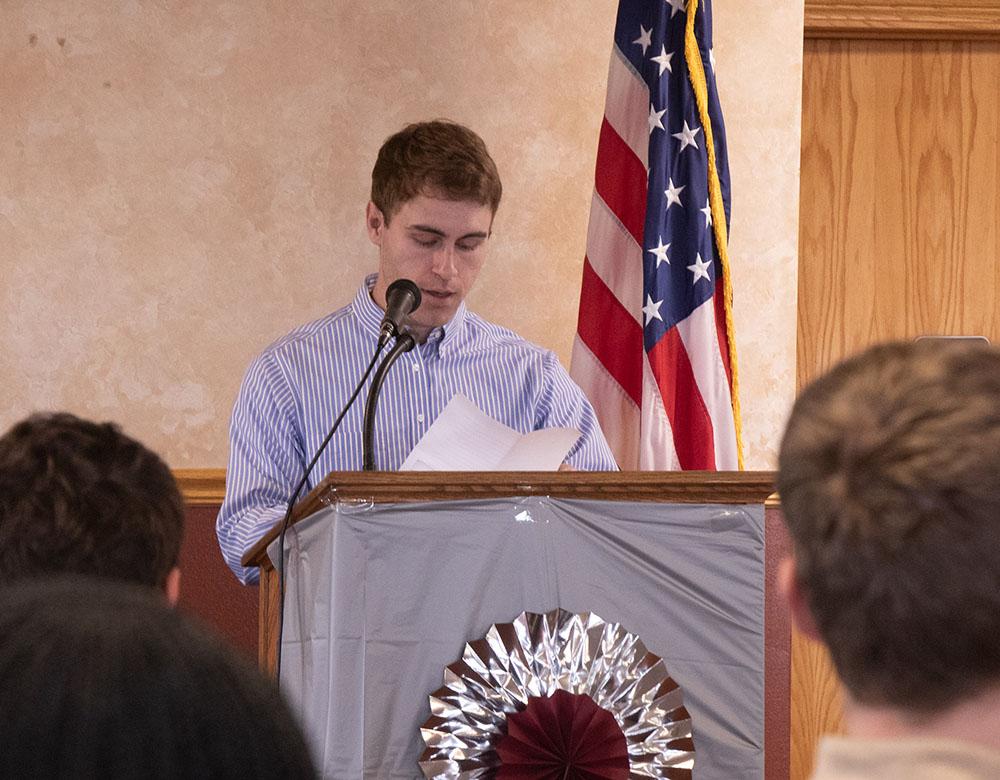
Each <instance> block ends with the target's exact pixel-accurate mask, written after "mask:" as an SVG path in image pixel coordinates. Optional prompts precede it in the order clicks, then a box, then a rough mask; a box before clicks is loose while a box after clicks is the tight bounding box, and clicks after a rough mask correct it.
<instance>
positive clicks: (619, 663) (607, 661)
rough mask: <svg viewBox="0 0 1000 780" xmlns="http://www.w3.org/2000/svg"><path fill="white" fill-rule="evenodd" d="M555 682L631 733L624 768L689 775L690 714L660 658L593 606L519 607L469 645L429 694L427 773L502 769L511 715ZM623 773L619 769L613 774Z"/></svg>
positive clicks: (468, 774)
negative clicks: (501, 751)
mask: <svg viewBox="0 0 1000 780" xmlns="http://www.w3.org/2000/svg"><path fill="white" fill-rule="evenodd" d="M556 691H566V692H568V693H570V694H580V695H584V696H588V697H590V699H592V700H593V702H594V703H595V704H596V705H597V706H598V707H600V708H602V709H603V710H606V711H607V712H609V713H610V714H611V715H612V716H613V717H614V721H615V722H616V723H617V725H618V727H620V729H621V732H622V733H623V734H624V741H625V747H626V749H627V764H628V766H627V776H628V777H632V778H644V777H662V778H675V777H676V778H690V777H691V771H692V768H693V766H694V742H693V737H692V732H691V717H690V715H689V714H688V712H687V710H686V709H685V708H684V706H683V695H682V691H681V689H680V687H679V686H678V685H677V683H675V682H674V681H673V680H672V679H671V678H670V675H669V673H668V672H667V668H666V666H665V665H664V663H663V660H662V659H661V658H660V657H659V656H657V655H654V654H653V653H650V652H649V651H648V650H647V649H646V646H645V645H644V644H643V643H642V640H640V639H639V637H638V636H636V635H635V634H632V633H629V632H628V631H626V630H625V629H624V628H622V627H621V626H620V625H619V624H617V623H608V622H606V621H605V620H603V619H602V618H600V617H598V616H597V615H595V614H593V613H590V612H581V613H572V612H566V611H565V610H562V609H558V610H553V611H552V612H547V613H545V614H544V615H543V614H537V613H533V612H523V613H521V614H520V615H519V616H518V617H517V618H516V619H515V620H514V621H513V622H511V623H500V624H495V625H493V626H492V627H491V628H490V629H489V631H488V632H487V633H486V636H485V637H483V638H482V639H479V640H476V641H474V642H470V643H469V644H467V645H466V646H465V651H464V653H463V654H462V658H461V660H460V661H457V662H456V663H453V664H451V665H449V666H447V667H446V668H445V670H444V686H443V687H442V688H439V689H438V690H436V691H434V693H432V694H431V696H430V705H431V717H430V718H429V719H428V720H427V722H426V723H424V724H423V726H422V727H421V729H420V732H421V736H422V737H423V740H424V744H425V746H426V749H425V750H424V752H423V754H422V755H421V757H420V768H421V770H422V771H423V773H424V776H425V777H428V778H456V779H457V778H487V777H495V776H496V775H497V774H498V772H499V773H500V774H501V776H502V775H503V766H502V765H503V763H504V762H503V760H502V759H501V757H500V755H498V753H497V746H498V744H499V743H500V742H501V741H502V740H504V738H505V737H506V735H507V726H508V716H512V715H514V716H517V714H518V713H522V712H523V711H525V710H526V708H528V707H529V702H531V701H532V700H533V699H538V698H546V697H552V696H553V694H554V693H555V692H556ZM607 776H609V777H610V776H616V775H610V774H609V775H607Z"/></svg>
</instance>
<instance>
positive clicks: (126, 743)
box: [0, 577, 315, 780]
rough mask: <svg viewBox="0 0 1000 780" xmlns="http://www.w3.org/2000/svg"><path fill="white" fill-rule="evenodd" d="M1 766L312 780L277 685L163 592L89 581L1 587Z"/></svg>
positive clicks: (73, 773)
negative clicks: (189, 617)
mask: <svg viewBox="0 0 1000 780" xmlns="http://www.w3.org/2000/svg"><path fill="white" fill-rule="evenodd" d="M0 757H2V758H0V760H2V769H0V774H3V775H8V773H12V774H14V775H16V776H18V777H30V778H67V777H102V778H112V779H114V778H142V779H143V780H157V779H158V778H162V779H163V780H173V779H174V778H215V779H220V778H221V779H224V778H232V779H233V780H253V778H275V777H282V778H286V777H287V778H306V777H314V776H315V771H314V769H313V765H312V762H311V759H310V757H309V754H308V751H307V748H306V745H305V741H304V739H303V737H302V734H301V732H300V731H299V729H298V726H297V725H296V722H295V720H294V719H293V717H292V715H291V713H290V712H289V709H288V707H287V706H286V705H285V703H284V702H283V700H282V698H281V696H280V695H279V693H278V691H277V688H276V687H275V685H274V684H273V682H272V681H270V680H268V679H267V678H265V677H264V676H263V675H261V674H260V673H259V672H258V671H257V670H256V669H254V668H253V667H252V666H251V665H250V664H249V663H248V662H247V661H245V660H244V659H242V658H238V657H236V656H235V654H234V653H233V651H231V650H229V649H228V648H226V647H224V646H223V645H222V644H221V643H220V642H219V641H218V640H216V639H215V638H214V637H212V636H210V635H209V634H207V633H206V632H205V631H204V630H203V629H201V628H200V627H198V626H196V625H194V624H192V623H191V622H190V621H189V620H187V619H185V618H184V616H183V615H181V614H180V613H178V612H177V611H176V610H173V609H171V608H170V607H169V606H167V604H166V602H165V601H164V600H163V599H162V598H159V597H158V596H157V595H156V593H155V591H153V590H151V589H149V588H147V587H143V586H139V585H132V584H125V583H120V582H113V581H109V580H100V579H97V578H85V577H70V578H66V577H62V578H55V579H36V580H32V581H26V582H22V583H17V584H14V585H10V586H7V587H4V588H0ZM8 776H9V775H8Z"/></svg>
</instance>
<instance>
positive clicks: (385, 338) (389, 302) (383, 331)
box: [378, 279, 420, 350]
mask: <svg viewBox="0 0 1000 780" xmlns="http://www.w3.org/2000/svg"><path fill="white" fill-rule="evenodd" d="M419 307H420V288H419V287H417V285H415V284H414V283H413V282H411V281H410V280H409V279H397V280H396V281H394V282H393V283H392V284H390V285H389V289H388V290H386V291H385V316H384V317H383V318H382V324H381V326H380V327H379V336H378V347H379V349H380V350H381V349H382V347H384V346H385V345H386V344H387V343H388V342H389V339H391V338H392V337H393V336H398V335H399V333H400V329H401V328H402V325H403V318H405V317H406V316H407V315H408V314H411V313H413V312H415V311H416V310H417V309H418V308H419Z"/></svg>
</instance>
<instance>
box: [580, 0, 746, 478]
mask: <svg viewBox="0 0 1000 780" xmlns="http://www.w3.org/2000/svg"><path fill="white" fill-rule="evenodd" d="M714 71H715V63H714V58H713V56H712V10H711V2H710V0H688V2H686V3H685V2H684V0H620V3H619V7H618V19H617V23H616V26H615V41H614V48H613V49H612V53H611V66H610V69H609V72H608V95H607V100H606V103H605V108H604V121H603V123H602V125H601V133H600V140H599V143H598V151H597V172H596V175H595V179H596V181H595V187H594V196H593V201H592V203H591V209H590V225H589V229H588V234H587V256H586V258H585V259H584V270H583V286H582V290H581V293H580V314H579V321H578V324H577V335H576V340H575V342H574V346H573V362H572V370H571V373H572V375H573V378H574V379H575V380H576V381H577V383H578V384H580V386H581V387H583V389H584V390H585V391H586V393H587V395H588V396H589V397H590V399H591V401H592V402H593V403H594V406H595V408H596V409H597V414H598V417H599V418H600V422H601V426H602V428H603V429H604V433H605V435H606V436H607V438H608V441H609V443H610V444H611V448H612V450H613V451H614V453H615V457H616V458H617V459H618V465H619V466H620V467H621V468H622V469H623V470H634V469H650V470H666V469H720V470H722V469H736V468H742V448H741V444H740V434H739V430H740V426H739V402H738V395H737V382H736V353H735V346H734V341H733V328H732V306H731V301H732V286H731V281H730V274H729V261H728V255H727V251H726V246H727V231H728V226H729V164H728V158H727V156H726V142H725V129H724V127H723V123H722V112H721V109H720V107H719V95H718V91H717V89H716V86H715V76H714Z"/></svg>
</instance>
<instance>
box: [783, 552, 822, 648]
mask: <svg viewBox="0 0 1000 780" xmlns="http://www.w3.org/2000/svg"><path fill="white" fill-rule="evenodd" d="M778 591H779V592H780V593H781V597H782V598H783V599H784V600H785V603H786V604H787V605H788V611H789V612H790V613H791V615H792V622H793V623H794V624H795V627H796V628H797V629H798V630H799V632H800V633H802V634H805V635H806V636H807V637H809V638H810V639H813V640H815V641H817V642H822V641H823V640H822V638H821V637H820V635H819V631H818V630H817V628H816V620H815V619H814V618H813V614H812V610H810V609H809V601H808V599H807V598H806V592H805V589H804V588H803V586H802V583H801V582H800V581H799V578H798V575H797V574H796V572H795V559H794V558H793V557H791V556H789V557H787V558H784V559H783V560H782V561H781V563H780V564H778Z"/></svg>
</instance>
